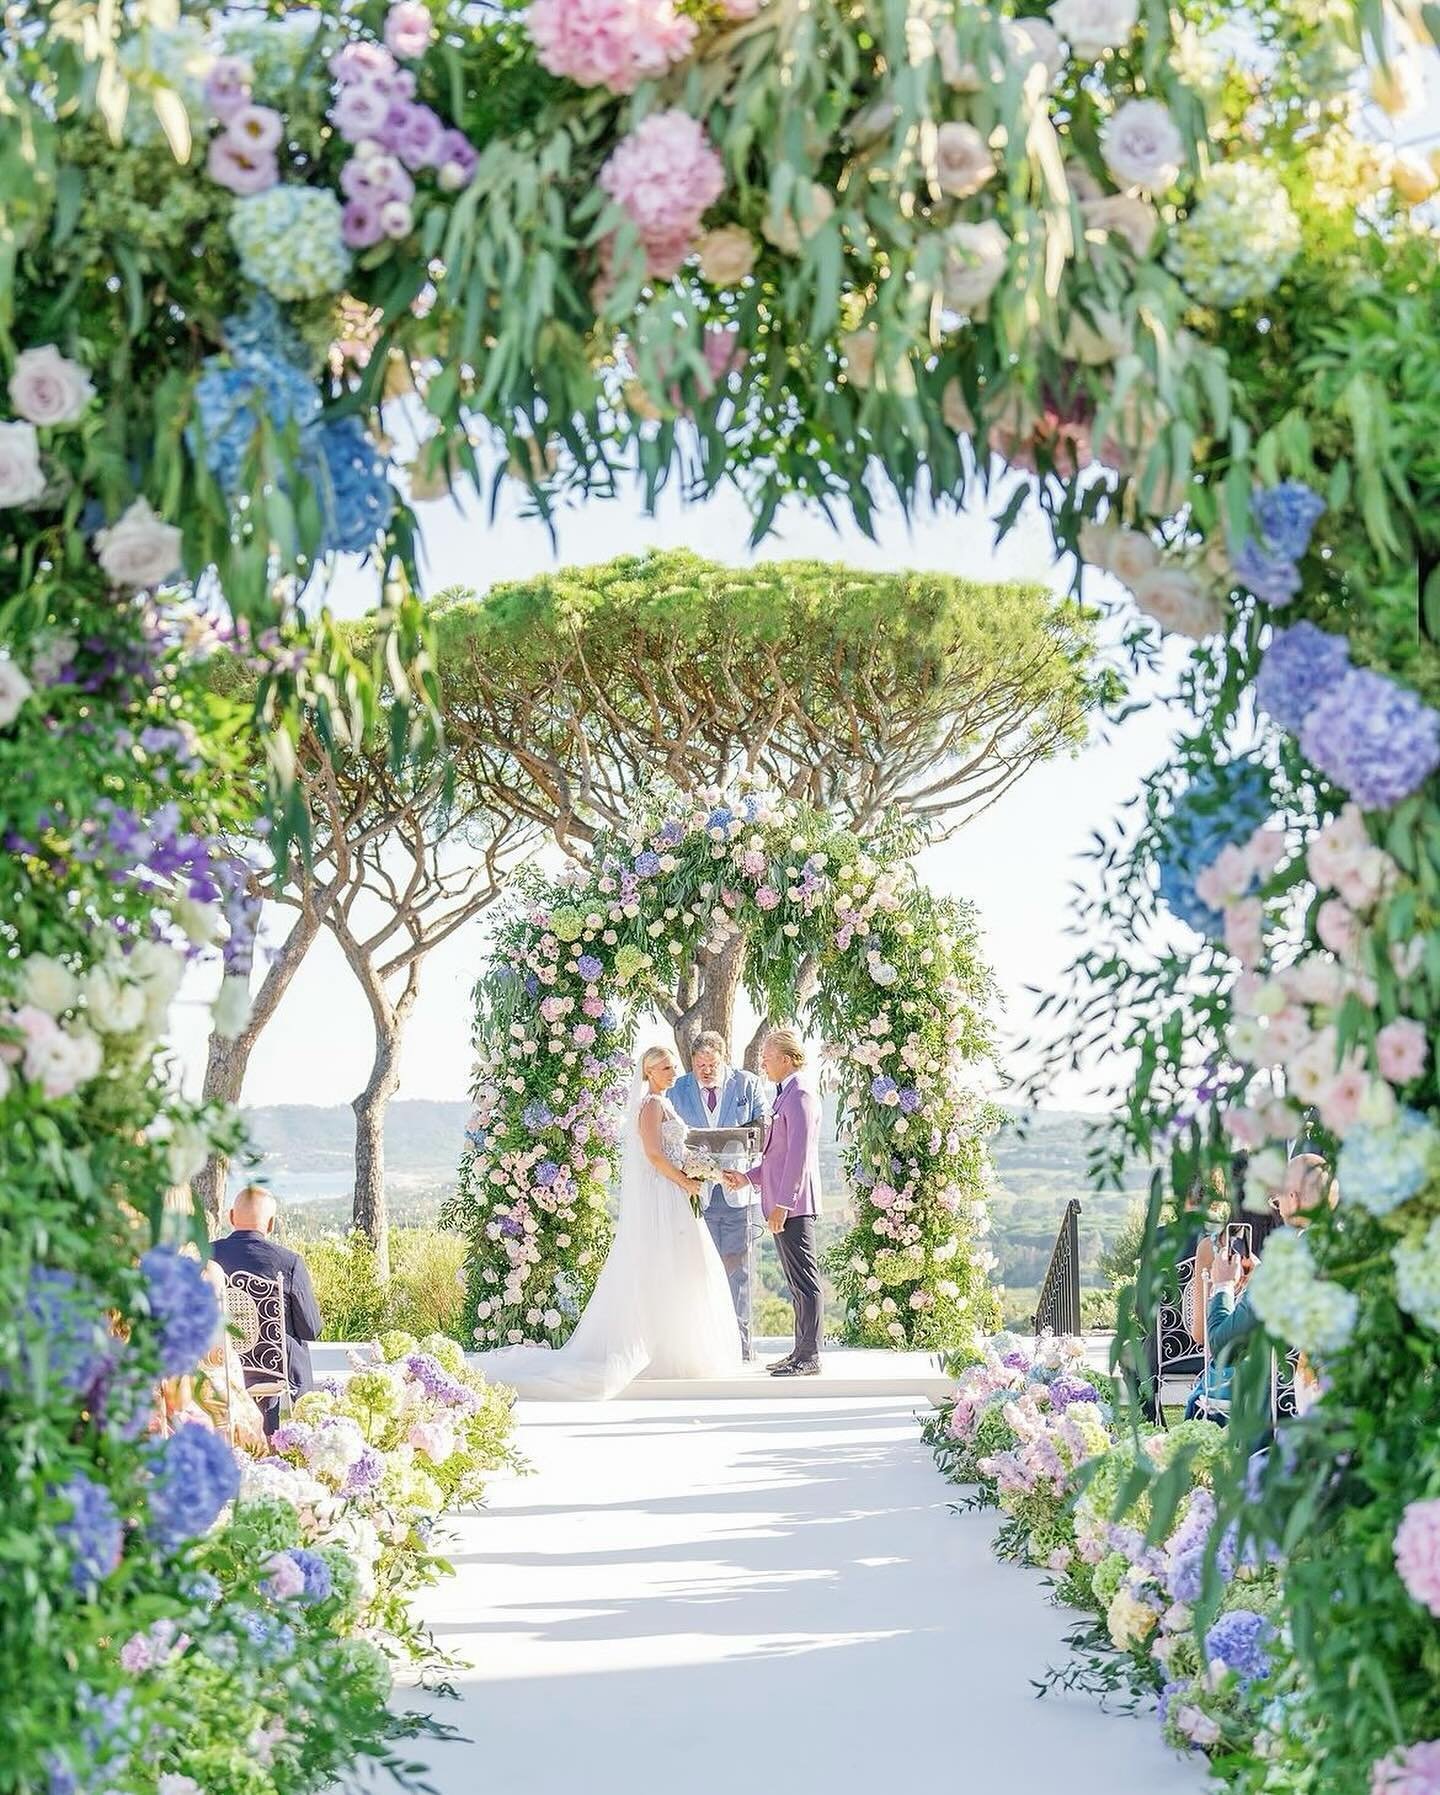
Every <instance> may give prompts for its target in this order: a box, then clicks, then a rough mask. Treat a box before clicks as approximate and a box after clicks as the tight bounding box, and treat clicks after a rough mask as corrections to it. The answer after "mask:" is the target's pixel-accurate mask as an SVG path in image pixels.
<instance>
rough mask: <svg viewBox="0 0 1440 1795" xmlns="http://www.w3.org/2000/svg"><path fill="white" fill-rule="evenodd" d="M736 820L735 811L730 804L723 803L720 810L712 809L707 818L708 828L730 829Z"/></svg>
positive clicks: (706, 825) (706, 824)
mask: <svg viewBox="0 0 1440 1795" xmlns="http://www.w3.org/2000/svg"><path fill="white" fill-rule="evenodd" d="M734 821H735V812H734V811H733V810H731V809H730V807H729V805H728V804H722V805H721V806H720V807H719V809H718V810H712V811H711V812H710V815H709V816H708V817H707V818H706V820H705V827H706V828H707V829H728V828H729V827H730V825H731V823H733V822H734Z"/></svg>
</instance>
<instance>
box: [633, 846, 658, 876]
mask: <svg viewBox="0 0 1440 1795" xmlns="http://www.w3.org/2000/svg"><path fill="white" fill-rule="evenodd" d="M635 870H636V872H637V873H639V875H640V877H641V878H642V879H653V878H654V877H655V875H656V873H658V872H659V870H660V856H659V855H658V854H656V853H654V852H653V851H652V850H651V849H649V848H646V849H645V850H644V852H643V853H640V854H637V855H636V856H635Z"/></svg>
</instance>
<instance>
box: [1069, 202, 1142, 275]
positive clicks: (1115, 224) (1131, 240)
mask: <svg viewBox="0 0 1440 1795" xmlns="http://www.w3.org/2000/svg"><path fill="white" fill-rule="evenodd" d="M1080 217H1081V220H1082V222H1083V223H1084V225H1085V228H1086V230H1087V231H1103V232H1104V233H1105V234H1106V235H1107V236H1115V237H1120V238H1123V239H1124V241H1125V243H1126V244H1127V245H1128V246H1129V249H1130V253H1131V254H1132V255H1133V256H1134V257H1135V258H1136V260H1137V261H1143V260H1144V259H1145V257H1146V256H1148V255H1149V253H1150V251H1151V250H1152V249H1153V248H1154V247H1155V234H1156V232H1157V231H1158V230H1159V228H1160V217H1159V214H1158V213H1157V212H1156V210H1155V208H1154V206H1152V205H1151V204H1150V202H1149V200H1144V199H1141V198H1140V196H1139V195H1138V194H1135V193H1111V194H1106V195H1104V196H1103V197H1102V198H1098V199H1082V200H1081V202H1080Z"/></svg>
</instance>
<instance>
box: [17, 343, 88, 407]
mask: <svg viewBox="0 0 1440 1795" xmlns="http://www.w3.org/2000/svg"><path fill="white" fill-rule="evenodd" d="M94 397H95V388H94V387H93V386H92V385H91V384H90V376H89V375H88V374H87V373H86V372H85V370H84V369H83V368H82V367H81V366H80V364H79V363H78V362H73V361H67V360H66V359H65V357H64V356H63V355H62V354H61V353H60V351H59V350H58V349H57V348H56V347H55V345H54V344H53V343H46V344H45V345H44V347H43V348H39V349H26V350H24V351H22V353H21V354H20V355H19V356H18V357H17V358H16V362H15V368H14V371H13V372H12V373H11V375H10V403H11V404H12V405H13V406H14V407H15V409H16V411H18V412H19V413H20V416H21V417H22V418H28V419H29V421H30V422H31V423H32V424H73V423H75V421H76V420H77V419H78V418H80V417H83V415H84V412H85V407H86V406H87V405H88V404H89V403H90V401H91V400H92V399H93V398H94Z"/></svg>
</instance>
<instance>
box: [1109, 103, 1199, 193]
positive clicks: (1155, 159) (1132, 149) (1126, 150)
mask: <svg viewBox="0 0 1440 1795" xmlns="http://www.w3.org/2000/svg"><path fill="white" fill-rule="evenodd" d="M1100 154H1101V156H1102V157H1103V158H1104V161H1105V166H1106V168H1108V169H1109V170H1110V173H1111V174H1112V175H1113V176H1114V177H1115V179H1116V180H1117V181H1118V182H1119V184H1120V185H1121V186H1122V187H1145V188H1148V189H1149V190H1150V192H1152V193H1163V192H1164V191H1165V189H1166V188H1167V187H1173V186H1174V184H1175V182H1176V181H1177V180H1178V179H1179V175H1180V165H1181V163H1182V162H1183V161H1184V159H1185V145H1184V143H1183V142H1182V140H1181V137H1180V133H1179V131H1177V130H1176V128H1175V121H1174V119H1173V118H1171V116H1170V113H1169V111H1168V109H1167V108H1166V106H1165V105H1164V104H1163V102H1162V101H1160V100H1127V101H1126V102H1125V104H1124V105H1123V106H1121V107H1120V108H1119V110H1118V111H1117V112H1115V113H1113V114H1112V115H1111V116H1110V117H1109V118H1108V119H1107V120H1106V121H1105V125H1104V127H1103V129H1102V130H1101V132H1100Z"/></svg>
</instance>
